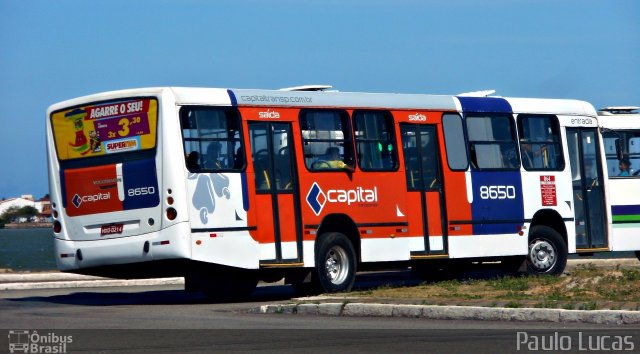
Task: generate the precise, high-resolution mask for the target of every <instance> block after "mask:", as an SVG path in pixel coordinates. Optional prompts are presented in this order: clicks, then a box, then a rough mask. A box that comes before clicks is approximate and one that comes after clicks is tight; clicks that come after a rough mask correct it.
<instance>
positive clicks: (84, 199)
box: [71, 193, 111, 208]
mask: <svg viewBox="0 0 640 354" xmlns="http://www.w3.org/2000/svg"><path fill="white" fill-rule="evenodd" d="M108 199H111V193H96V194H90V195H83V196H80V195H79V194H76V195H74V196H73V198H72V199H71V202H72V203H73V205H74V206H75V207H76V208H80V205H82V203H93V202H99V201H101V200H108Z"/></svg>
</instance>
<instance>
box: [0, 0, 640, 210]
mask: <svg viewBox="0 0 640 354" xmlns="http://www.w3.org/2000/svg"><path fill="white" fill-rule="evenodd" d="M639 79H640V1H638V0H626V1H623V0H600V1H595V0H529V1H525V0H485V1H479V0H478V1H471V0H441V1H430V0H422V1H418V0H406V1H398V0H362V1H360V0H358V1H355V0H354V1H348V0H319V1H312V0H297V1H294V0H282V1H276V0H269V1H267V0H233V1H214V0H210V1H205V0H155V1H151V0H109V1H86V0H55V1H51V0H0V107H2V110H0V147H1V148H2V149H1V150H0V151H1V152H0V166H1V167H0V199H2V198H11V197H18V196H20V195H23V194H32V195H33V196H34V197H36V198H40V197H42V196H44V195H45V194H47V193H48V192H49V191H48V189H49V186H48V176H47V167H46V164H47V158H46V144H45V119H46V110H47V107H48V106H50V105H51V104H54V103H56V102H59V101H63V100H66V99H71V98H74V97H79V96H84V95H87V94H92V93H97V92H103V91H111V90H117V89H126V88H137V87H155V86H195V87H224V88H261V89H278V88H283V87H291V86H297V85H304V84H328V85H332V86H333V87H334V89H337V90H340V91H351V92H353V91H357V92H394V93H426V94H458V93H463V92H469V91H478V90H487V89H493V90H496V91H497V92H496V95H500V96H508V97H540V98H573V99H581V100H586V101H588V102H590V103H592V104H593V105H594V106H595V107H596V108H601V107H605V106H615V105H618V106H620V105H634V106H640V80H639Z"/></svg>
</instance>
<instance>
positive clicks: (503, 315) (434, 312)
mask: <svg viewBox="0 0 640 354" xmlns="http://www.w3.org/2000/svg"><path fill="white" fill-rule="evenodd" d="M250 312H251V313H261V314H299V315H320V316H345V317H409V318H425V319H433V320H481V321H517V322H523V321H537V322H561V323H566V322H574V323H595V324H610V325H622V324H640V312H639V311H622V310H592V311H584V310H564V309H537V308H496V307H478V306H437V305H393V304H371V303H346V304H345V303H337V302H336V303H322V304H285V305H277V304H276V305H263V306H260V307H259V308H253V309H251V311H250Z"/></svg>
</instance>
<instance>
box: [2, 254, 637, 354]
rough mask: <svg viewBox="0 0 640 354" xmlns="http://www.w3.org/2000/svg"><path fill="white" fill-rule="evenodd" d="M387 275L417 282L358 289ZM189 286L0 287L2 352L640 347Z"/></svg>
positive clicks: (605, 331)
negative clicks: (57, 344) (40, 342)
mask: <svg viewBox="0 0 640 354" xmlns="http://www.w3.org/2000/svg"><path fill="white" fill-rule="evenodd" d="M630 262H631V261H630ZM45 280H46V277H45ZM389 282H396V283H407V284H409V283H412V282H416V280H415V279H412V278H411V277H410V276H409V274H408V272H406V271H404V272H399V273H375V274H361V275H359V277H358V280H357V283H356V286H358V287H361V288H366V287H373V286H379V285H380V284H384V283H389ZM86 285H87V284H85V286H86ZM182 289H183V286H182V285H181V284H163V285H154V286H117V287H116V286H106V287H105V286H103V287H93V288H92V287H84V288H58V289H33V288H25V289H22V290H5V291H0V352H4V351H5V349H4V348H8V346H9V342H8V341H9V340H10V338H11V337H10V335H9V334H10V331H11V330H13V331H16V330H23V331H25V330H26V331H28V332H29V333H30V334H31V335H33V334H34V331H36V330H37V335H36V337H38V336H42V337H44V338H47V337H48V338H51V337H53V338H62V337H63V336H71V337H72V339H73V341H72V342H71V343H67V344H66V345H67V347H66V348H65V349H66V350H68V351H82V352H118V353H122V352H126V353H157V352H212V351H216V352H217V351H222V352H227V351H240V352H245V351H255V350H259V351H265V352H278V353H281V352H301V351H304V352H326V351H332V352H365V351H366V352H371V351H375V352H396V353H397V352H425V351H428V352H446V353H448V354H452V353H465V354H466V353H469V352H474V353H496V352H500V353H508V352H518V353H522V352H527V350H529V349H535V348H536V347H535V345H534V343H538V344H537V345H539V344H541V343H542V342H541V340H542V338H545V339H546V340H547V343H549V340H550V339H552V340H554V341H555V342H557V343H562V344H564V345H565V348H566V345H568V346H569V348H570V349H571V350H573V351H577V350H580V349H585V348H587V349H588V345H589V343H592V344H593V345H595V344H597V345H599V346H605V347H599V348H595V347H593V346H592V348H591V349H599V350H600V351H603V350H604V349H606V348H607V346H609V347H610V346H611V345H613V341H616V340H618V341H619V342H620V344H621V345H622V346H621V348H623V349H630V345H632V346H633V348H631V349H633V350H631V351H626V352H634V351H635V352H640V324H634V325H611V324H588V323H549V322H509V321H474V320H432V319H426V318H420V319H417V318H400V317H387V318H371V317H344V316H340V317H329V316H307V315H300V314H298V315H286V314H257V313H250V312H249V309H253V308H259V307H260V306H262V305H265V304H278V303H290V302H291V301H290V299H291V298H292V297H293V296H294V293H293V291H292V289H291V288H290V287H288V286H284V285H265V284H262V285H261V286H260V287H259V288H258V289H257V290H256V291H255V292H254V294H252V296H251V298H250V299H249V300H248V301H246V302H240V303H223V304H219V303H218V304H217V303H210V302H209V301H208V300H207V299H206V298H205V297H203V296H202V295H199V294H192V293H185V292H184V291H183V290H182ZM3 332H5V333H3ZM5 334H7V335H5ZM556 338H558V340H556ZM588 341H590V342H588ZM47 345H48V344H47ZM518 345H520V350H518ZM565 348H554V349H555V350H554V351H555V352H559V351H563V350H562V349H565ZM540 349H541V348H540V347H538V350H530V351H529V352H539V350H540Z"/></svg>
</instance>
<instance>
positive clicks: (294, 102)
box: [48, 86, 596, 116]
mask: <svg viewBox="0 0 640 354" xmlns="http://www.w3.org/2000/svg"><path fill="white" fill-rule="evenodd" d="M305 87H306V86H305ZM296 88H298V87H296ZM163 95H169V96H171V97H172V98H173V99H174V100H175V102H176V104H179V105H183V104H187V105H199V104H201V105H220V106H228V105H239V106H271V107H273V106H279V107H349V108H386V109H415V110H419V109H424V110H442V111H460V110H461V108H460V107H461V106H460V102H459V99H458V98H457V96H454V95H431V94H401V93H364V92H340V91H332V90H331V91H323V90H316V91H304V90H302V91H300V90H293V91H284V90H261V89H226V88H197V87H149V88H136V89H126V90H117V91H109V92H103V93H97V94H92V95H88V96H83V97H78V98H75V99H71V100H67V101H63V102H59V103H56V104H53V105H51V106H50V107H49V110H48V111H49V113H50V112H52V111H55V110H58V109H62V108H68V107H71V106H76V105H82V104H86V103H88V102H97V101H103V100H112V99H119V98H122V97H133V96H163ZM461 97H462V96H461ZM477 99H480V100H482V99H483V97H477ZM486 99H487V100H495V99H501V100H505V101H507V102H508V104H509V105H510V106H511V108H512V110H513V112H514V113H534V114H535V113H539V114H566V115H588V116H596V111H595V109H594V108H593V106H592V105H591V104H589V103H587V102H584V101H578V100H566V99H535V98H509V97H499V96H489V97H486Z"/></svg>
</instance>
